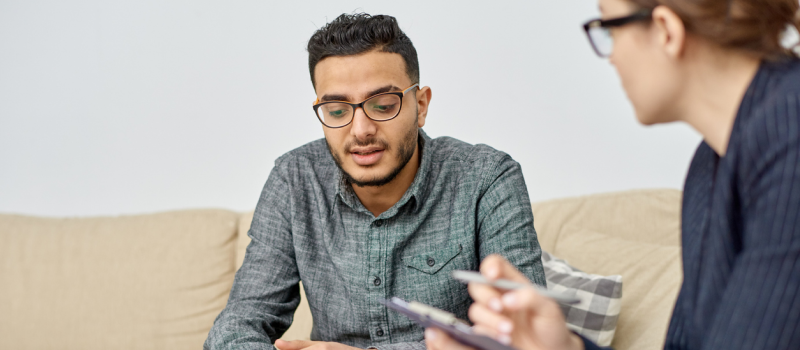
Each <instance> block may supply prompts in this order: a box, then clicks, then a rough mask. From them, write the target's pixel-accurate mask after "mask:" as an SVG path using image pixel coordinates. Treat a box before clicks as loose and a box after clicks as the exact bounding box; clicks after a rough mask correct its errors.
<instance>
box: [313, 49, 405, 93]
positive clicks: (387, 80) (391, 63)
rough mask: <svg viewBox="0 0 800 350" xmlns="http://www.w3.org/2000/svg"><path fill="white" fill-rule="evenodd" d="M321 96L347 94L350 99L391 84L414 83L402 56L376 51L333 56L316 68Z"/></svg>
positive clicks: (318, 89) (400, 86) (394, 85)
mask: <svg viewBox="0 0 800 350" xmlns="http://www.w3.org/2000/svg"><path fill="white" fill-rule="evenodd" d="M314 75H315V82H316V86H315V89H316V92H317V97H319V98H321V97H322V96H324V95H330V94H334V95H344V96H347V97H349V98H348V100H352V99H359V98H365V97H368V96H369V95H370V94H371V93H372V92H374V91H376V90H379V89H382V88H385V87H387V86H391V87H394V88H395V89H393V90H397V89H404V88H406V87H407V86H405V85H411V83H410V79H409V78H408V74H407V73H406V67H405V62H404V61H403V58H402V56H400V55H399V54H396V53H386V52H376V51H371V52H369V53H365V54H361V55H354V56H331V57H326V58H325V59H323V60H321V61H319V63H318V64H317V66H316V67H315V68H314Z"/></svg>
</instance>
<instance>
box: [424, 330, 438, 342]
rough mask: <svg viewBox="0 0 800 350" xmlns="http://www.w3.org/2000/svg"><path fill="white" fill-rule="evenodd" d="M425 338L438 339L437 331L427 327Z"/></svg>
mask: <svg viewBox="0 0 800 350" xmlns="http://www.w3.org/2000/svg"><path fill="white" fill-rule="evenodd" d="M425 339H428V340H434V339H436V331H434V330H432V329H426V330H425Z"/></svg>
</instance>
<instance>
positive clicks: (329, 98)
mask: <svg viewBox="0 0 800 350" xmlns="http://www.w3.org/2000/svg"><path fill="white" fill-rule="evenodd" d="M348 99H349V97H347V96H346V95H337V94H331V95H329V94H325V95H323V96H322V97H320V98H319V102H327V101H347V100H348Z"/></svg>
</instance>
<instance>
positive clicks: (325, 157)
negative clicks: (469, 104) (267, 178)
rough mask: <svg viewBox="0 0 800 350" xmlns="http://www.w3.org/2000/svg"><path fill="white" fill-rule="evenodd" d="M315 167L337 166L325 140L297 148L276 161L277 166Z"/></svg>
mask: <svg viewBox="0 0 800 350" xmlns="http://www.w3.org/2000/svg"><path fill="white" fill-rule="evenodd" d="M309 164H311V165H314V167H320V166H321V167H328V166H336V165H335V164H334V163H333V159H332V158H331V153H330V151H329V150H328V145H327V144H326V143H325V139H318V140H314V141H311V142H309V143H306V144H305V145H302V146H300V147H297V148H295V149H293V150H291V151H289V152H286V153H284V154H283V155H282V156H280V157H278V159H276V160H275V166H276V167H277V166H288V167H292V166H297V165H309Z"/></svg>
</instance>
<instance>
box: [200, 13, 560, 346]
mask: <svg viewBox="0 0 800 350" xmlns="http://www.w3.org/2000/svg"><path fill="white" fill-rule="evenodd" d="M308 53H309V70H310V73H311V82H312V84H313V86H314V89H315V91H316V94H317V101H316V102H314V111H315V113H316V114H317V118H319V120H320V122H322V128H323V131H324V133H325V139H324V140H317V141H314V142H311V143H309V144H306V145H305V146H302V147H300V148H298V149H295V150H293V151H291V152H289V153H287V154H285V155H283V156H282V157H280V158H279V159H278V160H277V161H276V162H275V167H274V168H273V170H272V172H271V174H270V176H269V179H268V180H267V183H266V185H265V186H264V190H263V192H262V194H261V198H260V200H259V203H258V206H257V207H256V211H255V215H254V217H253V223H252V225H251V228H250V231H249V233H248V234H249V236H250V237H251V238H252V242H251V243H250V245H249V246H248V247H247V254H246V256H245V260H244V264H243V265H242V267H241V269H239V271H238V273H237V274H236V279H235V282H234V285H233V288H232V290H231V294H230V298H229V300H228V305H227V307H226V308H225V310H223V311H222V313H221V314H220V315H219V317H217V320H216V321H215V322H214V326H213V328H212V329H211V332H210V333H209V336H208V339H207V340H206V344H205V348H206V349H234V348H235V349H271V348H272V345H271V343H273V342H274V344H275V346H276V347H278V348H280V349H281V350H300V349H305V348H313V349H321V348H341V349H345V348H350V347H358V348H366V347H374V348H378V349H423V348H424V347H425V344H424V341H423V329H422V328H421V327H418V326H417V325H415V324H414V323H413V322H412V321H410V320H409V319H407V318H405V317H404V316H402V315H400V314H397V313H394V312H392V311H390V310H388V309H386V308H385V307H384V306H383V305H381V304H380V303H378V299H380V298H386V299H388V298H391V297H393V296H397V297H400V298H403V299H406V300H414V301H419V302H422V303H425V304H428V305H431V306H434V307H437V308H440V309H444V310H447V311H450V312H453V313H455V314H456V315H457V316H458V317H459V318H466V316H467V310H468V308H469V306H470V303H471V300H470V299H469V295H468V293H467V289H466V286H465V285H462V284H461V283H459V282H457V281H455V280H453V279H452V278H451V277H450V272H451V271H452V270H456V269H467V270H476V269H477V268H478V264H479V262H480V261H481V260H482V259H483V258H485V257H486V256H488V255H489V254H493V253H497V254H500V255H503V256H505V257H506V258H507V259H508V260H509V261H510V262H511V263H512V264H513V265H514V266H516V267H517V268H518V269H520V270H521V271H522V272H523V273H524V274H525V275H526V276H527V277H528V278H530V279H531V280H533V281H535V282H536V283H538V284H541V285H544V283H545V280H544V272H543V270H542V265H541V260H540V256H541V250H540V248H539V244H538V241H537V239H536V232H535V231H534V229H533V215H532V213H531V207H530V202H529V198H528V193H527V189H526V187H525V182H524V180H523V178H522V172H521V170H520V166H519V164H518V163H516V162H515V161H513V160H512V159H511V158H510V157H509V156H508V155H507V154H505V153H502V152H499V151H496V150H494V149H492V148H490V147H487V146H484V145H478V146H472V145H469V144H466V143H463V142H460V141H458V140H455V139H452V138H437V139H431V138H429V137H428V136H427V135H425V133H423V132H422V130H421V129H420V128H422V127H423V126H424V125H425V120H426V117H427V113H428V105H429V103H430V100H431V89H430V88H429V87H422V88H420V87H419V64H418V61H417V53H416V50H415V49H414V46H413V45H412V43H411V41H410V40H409V38H408V37H407V36H406V35H405V34H404V33H403V32H402V31H401V30H400V28H399V27H398V25H397V22H396V20H395V19H394V18H393V17H389V16H369V15H366V14H355V15H341V16H339V17H338V18H336V19H335V20H334V21H332V22H331V23H329V24H327V25H326V26H325V27H323V28H321V29H319V30H318V31H317V32H316V33H315V34H314V35H313V36H312V37H311V39H310V40H309V43H308ZM489 117H490V116H488V115H487V120H488V118H489ZM495 117H497V116H492V118H495ZM300 281H302V282H303V286H304V288H305V291H306V295H307V297H308V304H309V306H310V308H311V311H312V315H313V318H314V327H313V331H312V334H311V338H312V339H313V340H315V341H310V342H309V341H282V340H277V339H278V338H279V337H280V336H281V335H283V333H284V332H285V331H286V329H288V328H289V326H290V324H291V322H292V315H293V313H294V311H295V309H296V307H297V305H298V303H299V302H300V296H299V287H298V283H299V282H300Z"/></svg>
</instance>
